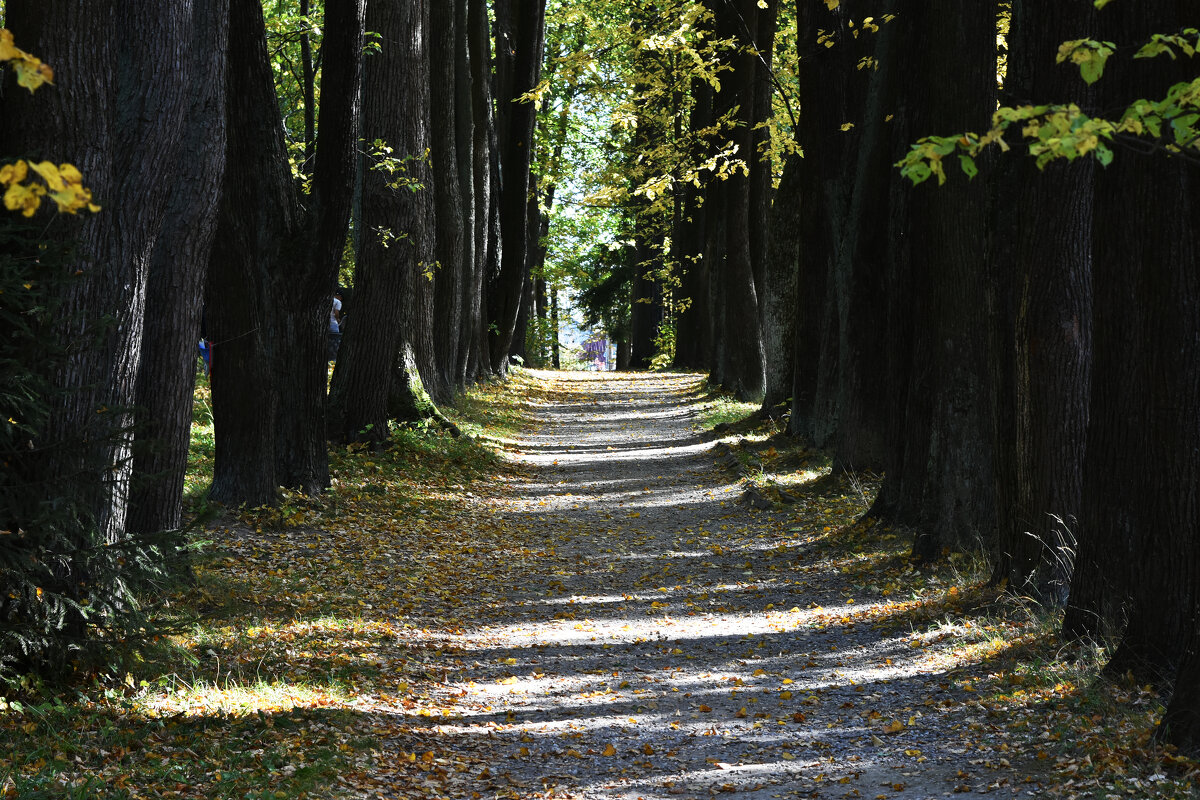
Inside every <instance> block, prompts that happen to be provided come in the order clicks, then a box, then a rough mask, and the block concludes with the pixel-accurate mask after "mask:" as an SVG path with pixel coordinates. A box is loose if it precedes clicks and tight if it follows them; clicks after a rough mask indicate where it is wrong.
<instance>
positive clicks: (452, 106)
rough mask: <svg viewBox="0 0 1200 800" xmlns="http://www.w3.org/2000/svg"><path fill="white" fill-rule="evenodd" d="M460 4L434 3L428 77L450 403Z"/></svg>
mask: <svg viewBox="0 0 1200 800" xmlns="http://www.w3.org/2000/svg"><path fill="white" fill-rule="evenodd" d="M457 5H458V3H456V2H449V1H448V0H443V1H442V2H435V3H433V5H432V6H431V7H430V25H429V52H428V55H429V81H430V91H431V92H433V91H436V92H437V93H438V95H439V97H440V98H442V99H440V100H439V102H436V103H434V102H431V103H430V104H429V111H430V137H429V146H430V156H431V166H432V170H431V174H432V176H433V186H432V187H431V188H432V191H433V196H434V209H435V214H434V220H435V225H434V227H435V233H436V248H435V251H434V252H435V256H436V259H437V260H436V266H435V267H434V270H433V275H434V318H433V319H434V336H433V341H434V352H435V355H436V362H435V364H434V367H435V368H436V369H437V371H438V380H437V382H436V384H435V385H436V387H437V388H438V389H439V390H440V391H441V392H443V394H442V395H441V396H435V397H434V398H433V399H434V400H436V401H438V402H445V401H447V400H449V399H450V396H451V395H452V394H453V391H454V387H455V384H456V383H457V382H458V373H459V365H458V359H459V339H460V338H461V336H462V324H463V284H464V282H465V281H466V280H467V276H468V274H469V273H468V271H467V270H466V269H465V268H464V265H465V260H464V258H465V255H466V253H467V250H466V237H467V236H468V235H471V234H472V233H473V232H471V231H468V229H467V228H466V225H465V220H464V216H463V194H464V192H463V185H462V178H463V176H462V174H461V173H460V171H459V166H460V164H459V154H458V151H459V138H458V130H459V125H460V122H459V119H458V112H459V98H460V95H461V96H466V97H469V94H468V93H467V89H466V86H463V87H461V88H460V87H459V84H458V75H459V71H460V70H459V58H458V56H459V49H458V45H459V42H460V40H465V34H466V31H465V30H462V31H460V30H459V28H458V23H457V21H458V9H457V7H456V6H457Z"/></svg>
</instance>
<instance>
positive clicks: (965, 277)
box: [901, 0, 996, 559]
mask: <svg viewBox="0 0 1200 800" xmlns="http://www.w3.org/2000/svg"><path fill="white" fill-rule="evenodd" d="M911 22H912V23H913V24H916V25H917V26H918V28H917V30H922V31H926V32H927V33H929V34H930V35H929V37H928V38H927V39H923V40H922V42H923V44H922V46H921V47H920V48H919V49H918V52H917V53H915V54H914V58H913V67H912V68H911V69H910V70H909V71H908V77H909V83H908V85H907V88H908V91H910V92H912V93H913V94H912V95H911V97H910V100H909V105H910V108H911V112H912V123H913V128H914V130H915V131H918V132H921V133H922V134H926V133H928V134H935V133H945V132H954V131H962V130H974V129H978V128H980V127H982V126H984V125H986V123H987V120H988V119H989V118H990V116H991V113H992V111H993V109H994V107H995V99H996V77H995V76H996V61H995V54H996V53H995V48H996V29H995V19H994V17H993V15H992V14H991V13H990V12H989V13H987V14H981V13H977V9H975V7H974V6H973V5H972V6H970V7H969V8H968V4H967V3H966V0H941V2H936V3H932V4H926V5H924V6H922V7H921V10H920V11H918V12H917V13H916V14H915V17H914V19H913V20H911ZM906 38H908V37H906ZM908 41H910V42H911V41H913V39H911V38H909V39H908ZM901 63H903V62H901ZM947 64H954V65H955V69H954V74H955V79H954V80H953V81H950V82H947V81H946V80H945V75H946V65H947ZM985 175H986V171H985V172H984V173H983V174H981V175H980V176H979V177H977V178H976V179H975V180H974V181H972V182H968V181H967V180H966V179H965V176H958V175H956V176H953V177H954V178H955V179H954V180H951V181H948V182H947V184H946V185H945V186H936V185H934V186H931V185H922V186H918V187H916V190H915V192H914V196H913V199H912V202H913V207H912V213H911V214H910V216H909V226H908V234H909V236H908V239H909V247H910V248H911V251H910V254H909V255H910V257H911V259H912V265H913V269H914V271H915V272H916V273H917V275H916V276H915V285H916V287H917V288H918V291H923V292H925V293H926V294H925V297H924V298H922V299H921V301H920V302H922V303H923V304H924V303H927V305H925V306H924V310H923V315H922V317H921V318H920V319H919V320H918V322H917V324H918V327H919V328H920V329H921V332H920V334H919V336H918V341H919V342H920V343H922V344H923V345H924V346H925V347H924V348H923V349H920V350H916V351H915V352H914V361H913V365H914V370H913V375H912V376H911V377H910V386H909V394H908V411H907V418H906V421H905V430H904V443H905V449H906V454H905V458H906V459H910V460H911V459H912V458H913V457H914V456H916V455H919V454H920V453H921V452H922V450H923V451H924V455H925V458H924V468H923V470H921V469H919V468H914V469H911V470H906V473H905V475H906V478H908V479H910V480H909V481H907V482H906V485H905V490H906V491H909V490H911V491H913V492H916V493H917V494H916V495H914V498H912V499H913V500H914V502H915V498H916V497H919V498H920V500H919V505H920V509H921V510H920V522H919V528H918V534H917V539H916V541H915V542H914V545H913V552H914V555H915V556H916V557H917V558H919V559H932V558H936V557H938V556H939V555H940V554H941V552H942V550H943V549H944V548H947V547H949V548H966V547H975V546H978V545H979V544H980V543H984V544H990V543H991V541H992V537H993V535H994V527H995V508H994V500H993V487H994V483H993V475H992V458H991V436H992V426H991V416H990V414H991V407H990V382H989V381H990V379H989V375H988V372H987V360H986V353H987V337H986V329H985V327H984V325H982V324H981V321H982V320H984V319H986V304H985V292H984V274H985V267H984V265H985V259H986V258H987V257H988V253H987V252H986V247H985V239H986V237H985V235H981V232H986V231H987V230H988V223H989V218H990V217H989V206H988V197H987V189H986V185H985V181H986V178H985ZM960 178H961V179H960ZM926 364H927V365H928V370H929V372H928V378H929V384H928V391H926V389H925V386H924V379H923V376H922V375H921V374H920V371H921V370H922V368H923V365H926ZM917 387H921V388H920V389H918V388H917Z"/></svg>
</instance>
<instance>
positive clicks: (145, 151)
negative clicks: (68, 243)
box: [0, 0, 203, 541]
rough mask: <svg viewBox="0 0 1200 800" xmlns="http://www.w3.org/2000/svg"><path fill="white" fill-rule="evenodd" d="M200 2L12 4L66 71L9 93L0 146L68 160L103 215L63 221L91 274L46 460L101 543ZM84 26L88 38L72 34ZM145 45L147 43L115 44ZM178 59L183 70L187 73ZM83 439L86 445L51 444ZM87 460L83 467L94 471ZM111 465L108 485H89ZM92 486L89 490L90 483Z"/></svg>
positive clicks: (122, 506)
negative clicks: (37, 86) (39, 88)
mask: <svg viewBox="0 0 1200 800" xmlns="http://www.w3.org/2000/svg"><path fill="white" fill-rule="evenodd" d="M193 11H194V10H193V4H192V3H177V4H174V5H172V6H171V7H170V8H168V9H165V10H164V9H162V8H161V7H160V6H159V5H158V4H154V3H148V2H136V1H135V2H128V3H112V2H96V3H86V4H78V3H71V2H22V1H21V0H18V2H9V3H8V4H7V7H6V24H7V25H8V26H9V27H10V28H11V30H12V31H13V33H14V34H15V35H16V36H17V37H18V38H19V40H20V41H21V42H22V43H23V46H24V47H25V48H27V49H29V50H31V51H34V52H36V53H38V55H39V56H40V57H41V58H43V59H44V60H45V61H47V62H48V63H52V64H53V65H54V66H55V69H56V80H57V86H56V88H55V90H54V91H53V92H48V93H47V92H43V93H41V94H39V95H38V96H37V97H36V99H35V98H34V97H32V96H30V94H29V93H28V92H25V91H24V90H23V89H18V88H17V87H15V86H11V87H10V88H9V90H8V91H5V93H4V96H3V99H2V103H3V114H0V150H2V151H3V152H6V153H22V154H30V155H33V154H42V155H43V156H44V157H48V158H52V159H53V160H54V161H56V162H60V161H67V162H70V163H72V164H74V165H76V166H77V167H78V168H79V170H80V171H81V172H83V173H84V174H85V175H87V181H88V184H89V186H90V188H91V189H92V191H93V193H94V195H95V197H96V199H97V201H98V202H99V203H100V204H101V205H102V206H103V207H104V210H103V212H102V213H100V214H95V215H92V214H86V215H82V216H80V217H77V218H71V219H56V220H55V223H54V224H55V226H56V227H58V229H59V232H58V236H59V237H61V238H63V239H71V240H73V241H74V242H75V243H76V250H75V252H76V257H77V259H78V269H79V271H80V273H81V280H79V281H76V282H73V283H71V284H69V288H67V289H66V291H67V292H68V296H67V297H66V298H65V302H64V303H63V304H62V306H61V314H62V319H63V320H64V321H65V320H70V321H71V323H70V325H71V327H70V328H68V327H67V326H65V325H63V326H62V327H60V329H59V330H57V331H55V334H56V335H58V336H60V337H63V340H64V342H66V341H70V340H77V341H82V340H84V338H86V337H92V336H98V337H99V340H98V344H97V346H96V347H94V348H78V347H77V348H72V349H71V350H70V353H71V355H70V358H69V360H68V362H67V364H66V366H65V367H64V368H63V371H62V374H61V375H59V376H58V384H59V386H61V387H63V388H64V389H66V390H67V391H64V392H63V393H61V394H56V395H54V396H53V398H51V402H52V403H53V408H52V410H51V415H50V419H49V421H48V425H47V430H46V437H47V444H49V445H51V446H48V447H47V449H46V451H45V452H46V453H47V458H48V460H49V463H48V464H47V465H46V466H47V468H48V470H49V474H50V476H51V478H52V479H53V477H54V476H57V478H58V479H59V480H60V481H61V484H62V486H63V491H64V493H65V492H67V491H68V489H67V487H77V488H78V489H79V490H80V491H83V492H85V493H86V495H85V496H84V497H82V498H81V500H82V503H83V508H84V509H85V510H86V512H87V513H88V514H90V515H91V516H92V517H93V518H94V519H95V521H96V524H97V526H98V528H99V531H100V534H101V536H102V537H103V538H104V539H107V540H109V541H115V540H117V539H119V538H121V537H122V536H123V534H124V531H125V527H126V516H127V511H128V499H129V491H130V486H129V481H130V475H131V470H132V458H131V448H132V445H133V433H132V431H133V421H134V420H133V417H132V416H131V410H132V408H133V406H134V402H135V400H136V383H137V373H138V368H139V366H140V362H141V344H142V334H143V330H144V321H145V298H146V287H147V282H148V279H149V274H150V269H151V260H152V254H153V252H154V249H155V245H156V241H157V239H158V236H159V233H160V230H161V227H162V224H163V220H164V216H165V212H166V207H167V202H168V199H169V198H170V197H171V195H172V193H173V188H172V187H173V186H174V185H175V179H176V176H175V173H174V168H173V166H172V165H175V164H178V163H180V160H181V148H180V142H181V140H182V139H183V138H184V131H185V128H186V120H187V117H188V110H189V106H190V100H189V97H188V90H189V88H190V83H189V78H190V75H191V74H192V71H191V67H192V61H191V59H190V55H191V54H192V51H191V46H192V40H193V24H194V23H195V22H196V21H197V19H199V20H200V21H203V16H202V15H201V16H199V17H197V16H196V15H194V13H193ZM63 31H87V32H88V34H89V35H88V36H80V35H70V36H64V35H63ZM127 41H136V42H137V43H138V46H137V47H119V46H118V43H119V42H127ZM177 65H182V68H177ZM74 440H85V441H87V442H88V443H89V446H88V447H87V448H70V447H55V446H53V445H52V443H53V442H55V441H61V442H66V441H74ZM85 465H87V466H86V468H85ZM93 470H103V474H104V476H105V477H104V478H103V479H102V480H96V481H91V480H88V481H81V477H82V476H84V475H91V474H95V473H94V472H93ZM81 484H82V485H81Z"/></svg>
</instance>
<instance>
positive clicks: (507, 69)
mask: <svg viewBox="0 0 1200 800" xmlns="http://www.w3.org/2000/svg"><path fill="white" fill-rule="evenodd" d="M495 15H496V30H495V35H496V109H497V110H496V127H497V130H498V134H499V146H500V152H499V157H500V176H501V178H500V197H499V209H500V231H501V240H502V242H503V251H502V254H501V258H500V271H499V274H498V275H496V276H495V280H494V281H492V283H491V284H490V285H489V287H488V310H489V317H490V320H491V322H490V325H492V326H494V331H493V333H492V335H491V337H490V343H491V344H490V349H491V366H492V369H493V370H494V371H496V372H497V373H499V374H501V375H503V374H504V373H505V372H506V371H507V370H508V357H509V353H510V352H511V350H512V341H513V333H514V331H515V330H516V326H517V315H518V314H519V313H520V308H521V300H522V297H523V294H524V289H525V279H526V275H525V272H526V267H527V254H528V249H529V226H528V224H527V203H528V200H529V191H530V186H531V183H530V165H531V163H532V150H533V132H534V122H535V121H536V118H537V113H536V108H535V106H534V104H533V103H532V102H531V101H529V100H528V99H523V98H525V96H526V95H527V94H528V93H529V92H531V91H533V89H534V87H536V86H537V84H538V81H539V80H540V77H541V67H542V52H543V47H544V45H545V25H546V0H496V2H495Z"/></svg>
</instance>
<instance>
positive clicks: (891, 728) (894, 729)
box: [883, 719, 904, 733]
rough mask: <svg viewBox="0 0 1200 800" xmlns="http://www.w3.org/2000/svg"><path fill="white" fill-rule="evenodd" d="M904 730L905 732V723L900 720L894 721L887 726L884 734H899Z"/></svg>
mask: <svg viewBox="0 0 1200 800" xmlns="http://www.w3.org/2000/svg"><path fill="white" fill-rule="evenodd" d="M902 730H904V723H903V722H901V721H900V720H898V719H894V720H892V721H891V722H889V723H888V724H887V725H886V726H884V729H883V732H884V733H899V732H900V731H902Z"/></svg>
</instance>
